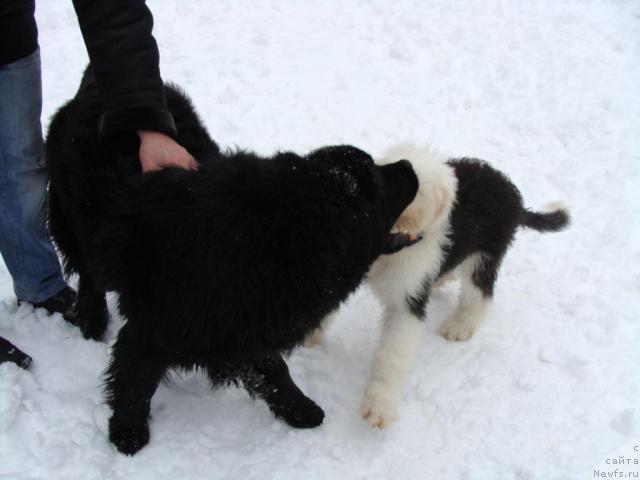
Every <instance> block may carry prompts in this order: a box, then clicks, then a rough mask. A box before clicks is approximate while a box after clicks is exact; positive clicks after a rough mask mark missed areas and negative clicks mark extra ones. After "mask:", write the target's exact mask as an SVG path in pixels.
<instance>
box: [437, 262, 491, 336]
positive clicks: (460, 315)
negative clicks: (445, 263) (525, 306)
mask: <svg viewBox="0 0 640 480" xmlns="http://www.w3.org/2000/svg"><path fill="white" fill-rule="evenodd" d="M482 261H483V258H482V255H480V254H475V255H471V256H470V257H469V258H467V259H465V261H464V262H462V263H461V264H460V266H459V267H458V268H457V269H456V270H458V271H459V272H460V298H459V299H458V306H457V308H456V310H455V311H454V312H453V314H452V315H451V316H450V317H449V318H448V319H447V320H445V321H444V323H443V324H442V325H440V328H439V329H438V332H439V333H440V334H441V335H442V336H443V337H445V338H446V339H447V340H455V341H464V340H469V339H470V338H471V336H472V335H473V332H475V330H476V328H477V327H478V324H479V323H480V321H481V320H482V319H483V318H484V316H485V315H486V312H487V310H488V308H489V305H490V304H491V299H489V298H487V297H485V296H484V295H483V293H482V291H481V290H480V289H479V288H478V287H476V286H475V285H474V284H473V281H472V279H471V276H472V275H473V272H474V270H475V269H476V268H477V267H478V266H479V265H480V264H481V263H482Z"/></svg>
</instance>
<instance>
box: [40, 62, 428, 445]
mask: <svg viewBox="0 0 640 480" xmlns="http://www.w3.org/2000/svg"><path fill="white" fill-rule="evenodd" d="M167 100H168V104H169V109H170V110H171V112H172V114H173V115H174V117H175V121H176V125H177V129H178V132H179V133H178V138H177V141H178V142H179V143H180V144H181V145H183V146H184V147H185V148H187V149H188V150H189V152H190V153H191V154H192V155H194V157H195V158H196V159H197V160H198V161H199V162H200V163H201V168H200V170H199V171H198V172H188V171H183V170H179V169H166V170H163V171H161V172H157V173H151V174H144V175H143V174H141V173H140V171H139V170H140V166H139V161H138V155H137V154H138V152H137V149H138V142H137V139H136V138H135V136H132V135H130V136H127V135H124V134H123V135H122V136H120V137H118V138H113V139H111V140H110V141H109V143H102V144H99V143H98V140H97V137H96V122H97V119H98V116H99V112H100V102H99V95H98V91H97V88H96V86H95V83H94V82H93V80H92V79H91V76H90V75H89V74H86V75H85V78H84V79H83V82H82V84H81V87H80V90H79V91H78V93H77V95H76V97H75V98H74V99H73V100H71V101H70V102H69V103H68V104H66V105H65V106H64V107H62V109H60V111H59V112H58V113H57V114H56V115H55V116H54V118H53V120H52V122H51V126H50V130H49V134H48V138H47V163H48V168H49V174H50V179H51V184H50V193H49V195H50V196H49V227H50V231H51V234H52V236H53V238H54V240H55V242H56V244H57V245H58V247H59V249H60V251H61V253H62V255H63V257H64V262H65V269H66V272H67V273H68V274H70V273H77V274H78V275H79V292H78V301H77V304H76V307H75V311H74V314H73V318H72V320H73V321H74V322H75V323H76V324H77V325H78V326H79V327H80V329H81V330H82V332H83V334H84V335H85V337H88V338H95V339H98V338H100V337H101V336H102V335H103V333H104V331H105V328H106V326H107V321H108V314H107V309H106V303H105V292H106V291H108V290H113V291H116V292H118V294H119V309H120V312H121V313H122V315H123V317H124V318H125V319H126V323H125V325H124V326H123V327H122V329H121V330H120V332H119V334H118V338H117V341H116V343H115V345H114V346H113V352H112V360H111V363H110V366H109V368H108V371H107V384H106V388H107V398H108V401H109V404H110V405H111V407H112V408H113V416H112V418H111V419H110V423H109V435H110V439H111V441H112V442H113V443H114V444H115V445H116V447H117V448H118V449H119V450H120V451H122V452H124V453H127V454H133V453H135V452H136V451H138V450H139V449H140V448H142V447H143V446H144V445H145V444H146V443H147V442H148V440H149V431H148V424H147V419H148V415H149V404H150V400H151V397H152V396H153V394H154V391H155V389H156V387H157V385H158V382H159V381H160V380H161V379H162V378H163V376H164V375H165V374H166V372H167V369H169V368H173V367H182V368H191V367H194V366H198V367H202V368H204V369H206V371H207V373H208V375H209V377H210V379H211V381H212V383H213V384H222V383H226V382H230V381H233V382H235V381H237V380H241V381H242V384H243V386H244V387H245V388H246V389H247V390H248V391H249V392H250V394H251V395H255V396H258V397H260V398H262V399H264V400H265V401H266V402H267V404H268V405H269V407H270V408H271V410H272V411H273V412H274V414H275V415H276V416H278V417H281V418H283V419H284V420H285V421H286V422H287V423H289V424H290V425H292V426H294V427H313V426H316V425H319V424H320V423H321V422H322V419H323V416H324V413H323V412H322V410H321V409H320V407H318V406H317V405H316V404H315V403H314V402H313V401H312V400H310V399H309V398H307V397H306V396H305V395H304V394H303V393H302V392H301V391H300V390H299V389H298V388H297V387H296V385H295V384H294V383H293V381H292V379H291V377H290V376H289V373H288V369H287V366H286V364H285V362H284V360H283V359H282V357H281V355H280V353H281V352H284V351H287V350H289V349H291V348H293V347H294V346H296V345H297V344H298V343H300V342H301V341H302V340H303V339H304V338H305V336H306V335H307V334H308V333H310V332H311V331H313V329H315V328H316V327H317V326H318V325H319V323H320V321H321V320H322V318H323V317H324V316H325V315H326V314H328V313H329V312H330V311H332V310H333V309H335V308H336V307H337V306H338V304H339V303H340V302H342V301H343V300H344V299H345V298H346V297H347V296H348V295H349V294H350V293H351V292H353V291H354V290H355V289H356V288H357V286H358V285H359V284H360V282H361V280H362V278H363V276H364V275H365V273H366V272H367V270H368V269H369V266H370V265H371V263H372V262H373V261H374V260H375V258H376V257H377V256H378V255H380V254H381V253H382V252H383V251H384V249H385V242H386V241H387V235H388V232H389V230H390V228H391V226H392V224H393V223H394V221H395V220H396V218H397V217H398V216H399V214H400V213H401V212H402V211H403V210H404V209H405V207H406V206H407V205H408V204H409V203H410V202H411V201H412V200H413V198H414V196H415V194H416V191H417V188H418V180H417V178H416V176H415V174H414V172H413V170H412V168H411V166H410V164H409V163H408V162H406V161H401V162H397V163H395V164H391V165H387V166H384V167H379V166H376V165H374V163H373V161H372V159H371V157H370V156H369V155H367V154H366V153H364V152H362V151H360V150H358V149H356V148H354V147H349V146H338V147H327V148H322V149H320V150H316V151H314V152H312V153H311V154H309V155H307V156H306V157H301V156H298V155H296V154H294V153H279V154H277V155H275V156H273V157H272V158H269V159H266V158H260V157H258V156H257V155H254V154H252V153H248V152H235V153H221V152H220V150H219V148H218V146H217V145H216V144H215V142H214V141H213V140H211V139H210V137H209V135H208V134H207V132H206V131H205V129H204V127H203V126H202V124H201V122H200V121H199V119H198V118H197V116H196V113H195V111H194V109H193V107H192V106H191V104H190V102H189V100H188V99H187V98H186V96H185V95H184V94H182V93H180V92H179V91H178V90H177V89H175V88H174V87H170V86H167Z"/></svg>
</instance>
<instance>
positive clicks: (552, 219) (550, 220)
mask: <svg viewBox="0 0 640 480" xmlns="http://www.w3.org/2000/svg"><path fill="white" fill-rule="evenodd" d="M544 210H545V211H544V212H533V211H531V210H527V209H525V210H524V212H523V215H522V220H521V221H520V224H521V225H522V226H524V227H528V228H533V229H534V230H537V231H539V232H558V231H560V230H563V229H565V228H567V226H569V221H570V216H569V209H568V208H567V207H565V206H564V205H562V204H560V203H558V202H554V203H550V204H549V205H547V206H546V207H545V208H544Z"/></svg>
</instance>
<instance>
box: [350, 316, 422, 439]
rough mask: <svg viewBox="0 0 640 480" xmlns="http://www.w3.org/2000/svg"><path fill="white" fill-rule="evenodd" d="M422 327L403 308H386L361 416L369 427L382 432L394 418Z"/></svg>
mask: <svg viewBox="0 0 640 480" xmlns="http://www.w3.org/2000/svg"><path fill="white" fill-rule="evenodd" d="M423 330H424V325H422V322H421V321H420V320H419V319H418V318H416V316H415V315H413V314H411V312H409V311H408V308H407V306H406V304H405V305H403V306H401V307H398V308H395V307H387V308H385V312H384V324H383V329H382V336H381V338H380V344H379V345H378V348H377V350H376V354H375V358H374V361H373V368H372V372H371V378H370V380H369V384H368V386H367V389H366V391H365V394H364V399H363V400H362V405H361V407H360V414H361V415H362V418H364V419H365V420H366V421H367V423H368V424H369V425H371V426H372V427H379V428H384V427H386V426H388V425H389V424H391V423H392V422H393V421H395V419H396V418H397V412H398V402H399V401H400V397H401V395H402V387H403V386H404V384H405V381H406V378H407V376H408V374H409V371H410V370H411V366H412V365H413V361H414V359H415V356H416V352H417V351H418V347H419V345H420V343H421V340H422V332H423Z"/></svg>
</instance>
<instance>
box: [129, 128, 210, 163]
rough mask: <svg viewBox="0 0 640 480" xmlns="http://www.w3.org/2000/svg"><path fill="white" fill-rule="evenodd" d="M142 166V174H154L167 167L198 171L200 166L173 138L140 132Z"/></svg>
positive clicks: (160, 134)
mask: <svg viewBox="0 0 640 480" xmlns="http://www.w3.org/2000/svg"><path fill="white" fill-rule="evenodd" d="M138 137H140V151H139V156H140V164H141V165H142V172H143V173H146V172H154V171H156V170H161V169H163V168H165V167H179V168H184V169H185V170H198V167H199V164H198V162H196V160H195V159H194V158H193V157H192V156H191V154H190V153H189V152H188V151H187V150H186V149H185V148H184V147H183V146H182V145H180V144H178V143H176V141H175V140H173V139H172V138H171V137H169V136H167V135H165V134H164V133H160V132H150V131H146V130H139V131H138Z"/></svg>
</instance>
